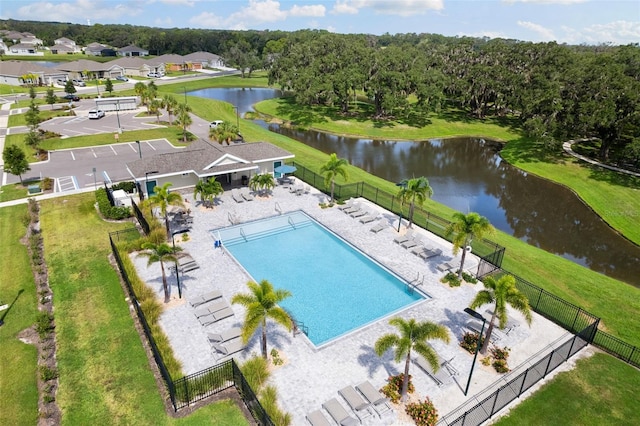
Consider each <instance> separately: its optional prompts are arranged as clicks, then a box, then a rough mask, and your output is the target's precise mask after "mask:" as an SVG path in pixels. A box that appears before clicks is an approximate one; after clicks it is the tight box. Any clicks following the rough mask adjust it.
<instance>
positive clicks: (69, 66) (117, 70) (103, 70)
mask: <svg viewBox="0 0 640 426" xmlns="http://www.w3.org/2000/svg"><path fill="white" fill-rule="evenodd" d="M55 68H56V69H57V70H60V71H64V72H66V73H68V74H69V77H70V78H72V79H92V78H115V77H117V76H119V75H123V74H124V69H123V68H122V67H121V66H119V65H117V64H114V63H113V61H111V62H105V63H100V62H96V61H91V60H89V59H80V60H78V61H73V62H64V63H61V64H60V65H56V67H55Z"/></svg>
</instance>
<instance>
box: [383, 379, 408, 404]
mask: <svg viewBox="0 0 640 426" xmlns="http://www.w3.org/2000/svg"><path fill="white" fill-rule="evenodd" d="M403 380H404V374H398V375H397V376H390V377H389V378H388V379H387V384H386V385H384V386H383V387H382V389H380V391H381V392H382V393H383V394H384V395H385V396H386V397H387V398H389V399H390V400H391V402H393V403H394V404H397V403H398V401H400V397H401V396H402V395H401V392H402V382H403ZM414 391H415V387H414V386H413V383H412V382H411V375H409V384H408V386H407V393H413V392H414Z"/></svg>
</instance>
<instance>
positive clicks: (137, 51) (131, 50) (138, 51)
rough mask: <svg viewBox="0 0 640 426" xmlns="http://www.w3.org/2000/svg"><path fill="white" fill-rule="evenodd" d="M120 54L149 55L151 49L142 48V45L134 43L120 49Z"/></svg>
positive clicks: (118, 52)
mask: <svg viewBox="0 0 640 426" xmlns="http://www.w3.org/2000/svg"><path fill="white" fill-rule="evenodd" d="M116 54H117V55H118V56H148V55H149V51H148V50H147V49H142V48H141V47H138V46H134V45H133V44H131V45H129V46H125V47H123V48H120V49H118V51H117V52H116Z"/></svg>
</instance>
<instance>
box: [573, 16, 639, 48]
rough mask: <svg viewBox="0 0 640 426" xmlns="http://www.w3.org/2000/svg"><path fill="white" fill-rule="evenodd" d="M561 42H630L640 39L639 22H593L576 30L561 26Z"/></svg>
mask: <svg viewBox="0 0 640 426" xmlns="http://www.w3.org/2000/svg"><path fill="white" fill-rule="evenodd" d="M562 30H563V31H564V32H565V35H564V37H563V42H565V43H569V44H581V43H587V44H599V43H613V44H630V43H637V42H638V40H640V22H631V21H614V22H609V23H606V24H594V25H590V26H588V27H585V28H582V29H580V30H576V29H574V28H570V27H566V26H563V27H562Z"/></svg>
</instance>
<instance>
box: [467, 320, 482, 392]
mask: <svg viewBox="0 0 640 426" xmlns="http://www.w3.org/2000/svg"><path fill="white" fill-rule="evenodd" d="M464 311H465V312H466V313H467V314H469V315H471V316H472V317H474V318H476V319H479V320H482V327H481V328H480V335H479V336H478V342H477V343H476V353H475V354H474V355H473V363H472V364H471V371H469V380H467V387H466V388H464V396H467V392H469V385H470V384H471V375H472V374H473V367H475V365H476V358H477V357H478V350H480V342H481V341H482V333H483V332H484V325H485V323H486V322H487V320H486V319H484V317H483V316H482V315H480V314H479V313H477V312H476V311H474V310H473V309H471V308H464Z"/></svg>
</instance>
